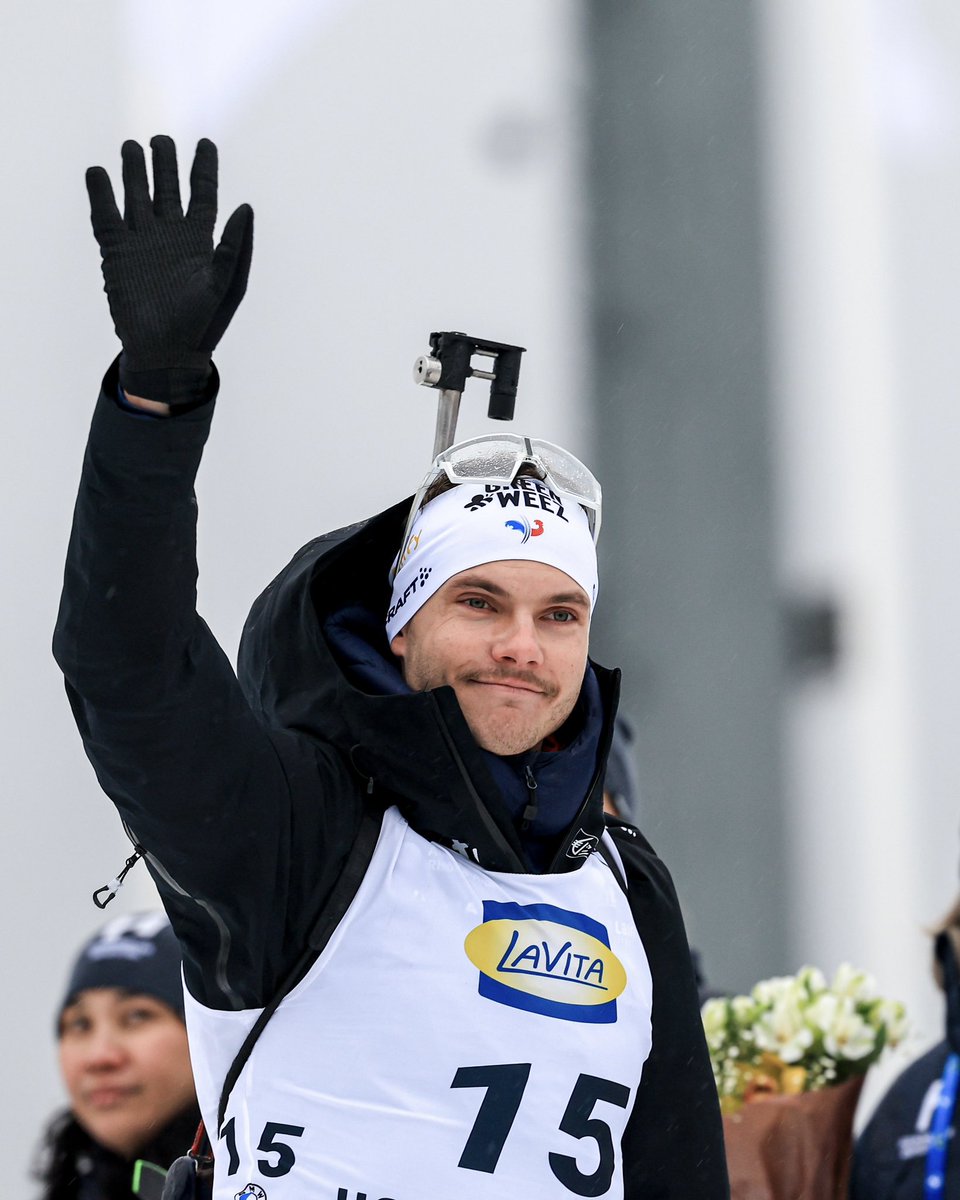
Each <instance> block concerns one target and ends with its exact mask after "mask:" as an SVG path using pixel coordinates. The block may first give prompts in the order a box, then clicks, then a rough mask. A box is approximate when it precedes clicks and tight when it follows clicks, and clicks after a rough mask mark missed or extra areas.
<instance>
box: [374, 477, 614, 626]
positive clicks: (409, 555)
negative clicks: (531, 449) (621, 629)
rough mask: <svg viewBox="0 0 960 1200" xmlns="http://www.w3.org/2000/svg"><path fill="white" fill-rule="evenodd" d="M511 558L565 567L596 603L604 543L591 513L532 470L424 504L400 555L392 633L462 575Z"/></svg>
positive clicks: (389, 614)
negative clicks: (599, 545)
mask: <svg viewBox="0 0 960 1200" xmlns="http://www.w3.org/2000/svg"><path fill="white" fill-rule="evenodd" d="M510 559H520V560H521V561H526V562H540V563H546V564H547V566H550V567H556V568H557V569H558V570H560V571H563V572H564V574H566V575H569V576H570V578H571V579H572V580H574V582H576V583H578V584H579V585H580V587H581V588H583V591H584V592H585V593H586V596H587V599H588V600H589V602H590V608H591V611H592V610H593V606H594V605H595V604H596V601H597V550H596V547H595V546H594V544H593V536H592V534H591V533H590V522H589V521H588V520H587V515H586V513H585V512H584V511H583V509H582V508H581V507H580V505H579V504H578V503H577V501H576V500H575V499H574V498H573V497H572V496H566V495H564V494H563V493H562V492H557V491H554V489H553V488H551V487H550V486H549V485H548V484H546V483H544V482H543V481H542V480H540V479H535V478H534V477H533V476H528V475H521V476H519V477H518V478H517V479H516V480H515V481H514V482H513V483H487V484H484V483H475V484H470V483H461V484H458V485H457V486H456V487H454V488H451V490H450V491H448V492H444V493H443V494H442V495H440V496H437V497H436V498H435V499H434V500H431V501H430V503H429V504H425V505H424V507H423V508H422V509H421V510H420V512H419V514H418V515H417V519H416V521H415V522H414V524H413V527H412V531H411V533H410V536H409V538H408V539H407V543H406V545H405V546H403V547H401V549H400V553H399V554H398V555H397V559H396V560H395V565H396V567H397V574H396V577H395V578H394V581H393V591H392V594H391V596H390V607H389V609H388V610H387V622H386V626H387V640H388V641H391V640H392V639H393V638H394V637H395V636H396V635H397V634H398V633H399V632H400V630H401V629H403V627H404V626H405V625H406V624H407V622H408V621H409V620H410V619H411V617H413V616H414V615H415V614H416V612H417V611H418V609H420V608H422V607H423V605H424V604H426V602H427V601H428V600H429V599H430V597H431V596H432V595H433V594H434V592H436V591H438V589H440V588H441V587H443V585H444V584H445V583H446V582H447V580H448V579H452V578H453V576H454V575H459V574H460V572H461V571H466V570H469V568H470V567H479V566H481V565H482V564H483V563H490V562H503V561H506V560H510Z"/></svg>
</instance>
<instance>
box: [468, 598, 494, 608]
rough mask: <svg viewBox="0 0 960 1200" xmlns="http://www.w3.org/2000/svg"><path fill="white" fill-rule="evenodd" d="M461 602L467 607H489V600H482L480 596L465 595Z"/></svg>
mask: <svg viewBox="0 0 960 1200" xmlns="http://www.w3.org/2000/svg"><path fill="white" fill-rule="evenodd" d="M463 603H464V604H466V605H467V607H468V608H489V607H490V603H489V601H487V600H484V598H483V597H482V596H467V597H465V599H464V601H463Z"/></svg>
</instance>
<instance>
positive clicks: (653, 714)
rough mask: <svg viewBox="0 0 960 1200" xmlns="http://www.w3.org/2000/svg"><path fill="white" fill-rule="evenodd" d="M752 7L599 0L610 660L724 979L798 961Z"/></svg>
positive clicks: (594, 75)
mask: <svg viewBox="0 0 960 1200" xmlns="http://www.w3.org/2000/svg"><path fill="white" fill-rule="evenodd" d="M755 19H756V18H755V14H754V9H753V6H752V5H751V4H750V3H748V2H747V0H721V2H719V3H714V4H708V3H704V2H703V0H699V2H697V0H671V2H670V3H669V4H654V3H650V2H646V3H639V4H638V3H628V2H625V0H623V2H621V0H604V3H591V4H585V5H584V6H583V21H584V36H585V46H586V54H587V60H588V82H587V87H586V95H587V97H588V99H587V130H586V142H587V146H588V150H587V162H586V163H585V173H586V179H587V190H588V194H589V198H590V207H589V217H590V222H591V224H590V241H589V265H590V273H591V281H590V285H591V292H592V297H593V306H594V307H593V313H592V322H593V329H592V363H591V368H592V372H593V383H594V397H593V405H594V419H595V438H596V450H595V454H594V459H593V461H595V463H596V465H597V467H598V473H599V474H600V478H601V481H602V483H603V486H604V492H605V504H604V531H603V536H602V538H601V539H600V554H601V570H602V579H603V587H602V589H601V597H600V606H599V609H598V614H597V622H596V625H595V630H596V635H595V647H596V656H597V657H598V659H599V660H600V661H601V662H604V663H607V662H609V663H620V664H622V666H623V667H624V701H623V703H624V707H625V709H627V710H628V711H629V712H630V713H631V714H632V715H633V716H634V717H635V718H636V723H637V725H638V729H639V735H638V764H639V772H640V780H641V789H642V793H641V794H642V808H643V812H644V820H643V828H644V832H645V833H647V834H648V836H649V837H650V839H651V841H652V842H653V844H654V845H655V847H656V848H657V849H658V851H660V852H661V853H662V854H663V857H664V859H665V860H666V861H667V863H668V865H669V866H670V868H671V871H672V872H673V874H674V878H675V880H676V882H677V885H678V890H679V891H680V895H681V899H682V901H683V904H684V911H685V913H686V915H687V923H688V932H689V934H690V937H691V940H692V942H693V943H694V944H695V945H696V946H698V948H699V949H700V950H701V951H702V952H703V956H704V966H705V969H706V973H707V977H708V980H709V981H710V982H711V983H712V984H714V985H715V986H717V987H719V988H723V989H743V988H747V987H749V986H750V985H751V984H752V983H753V982H754V981H755V980H756V979H758V978H761V977H762V976H765V975H770V974H773V973H779V972H782V971H785V970H787V969H793V968H796V967H797V966H799V965H800V964H798V963H792V962H790V961H789V953H790V950H789V947H788V946H787V944H786V929H787V922H786V916H785V914H786V905H787V902H788V885H787V880H786V879H785V866H784V864H785V854H784V846H783V813H782V779H781V773H782V772H781V752H780V742H781V728H780V701H781V691H782V686H783V680H782V665H781V647H780V637H779V616H778V611H777V595H776V582H775V578H774V536H775V534H774V527H773V516H772V508H773V503H772V495H771V492H772V485H771V479H770V469H769V461H768V456H769V445H768V411H767V410H768V396H767V389H768V382H767V363H766V331H765V324H764V300H763V292H764V281H763V212H762V207H761V198H760V195H759V176H760V170H759V164H758V116H757V107H756V106H757V96H756V92H757V87H756V64H755V61H754V55H755V40H756V36H757V35H756V30H755Z"/></svg>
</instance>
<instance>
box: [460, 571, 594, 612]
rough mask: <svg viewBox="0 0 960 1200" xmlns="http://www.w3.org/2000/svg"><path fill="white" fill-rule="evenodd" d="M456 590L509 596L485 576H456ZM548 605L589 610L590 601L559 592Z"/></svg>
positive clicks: (582, 597)
mask: <svg viewBox="0 0 960 1200" xmlns="http://www.w3.org/2000/svg"><path fill="white" fill-rule="evenodd" d="M449 582H450V583H451V584H452V585H453V587H454V588H476V589H478V590H479V591H484V592H489V593H490V594H491V596H508V595H509V593H508V592H507V589H506V588H502V587H501V586H500V585H499V584H498V583H494V582H493V581H492V580H490V579H487V578H486V577H485V576H483V575H456V576H454V578H453V579H451V580H450V581H449ZM546 602H547V604H575V605H578V606H579V607H580V608H589V607H590V601H589V600H588V599H587V597H586V594H585V593H584V592H580V591H577V592H557V594H556V595H554V596H550V597H548V598H547V601H546Z"/></svg>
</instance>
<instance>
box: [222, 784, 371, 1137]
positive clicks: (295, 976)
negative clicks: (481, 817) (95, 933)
mask: <svg viewBox="0 0 960 1200" xmlns="http://www.w3.org/2000/svg"><path fill="white" fill-rule="evenodd" d="M382 823H383V811H382V810H380V809H375V808H374V807H373V806H372V805H371V803H370V801H367V802H366V803H365V804H364V807H363V817H362V818H361V821H360V829H359V831H358V833H357V836H356V839H355V840H354V843H353V846H352V847H351V848H350V853H349V854H348V855H347V859H346V862H345V863H344V864H343V870H342V871H341V872H340V874H339V876H338V877H337V882H336V883H335V884H334V885H333V891H332V892H331V893H330V895H329V897H328V898H327V901H326V903H325V904H324V905H323V908H322V909H321V911H320V915H319V917H318V918H317V921H316V924H315V925H314V927H313V929H312V930H311V931H310V936H309V937H308V938H307V948H306V950H304V952H303V954H302V955H301V956H300V958H299V959H298V960H297V962H296V964H295V965H294V967H293V969H292V970H291V971H290V972H288V974H287V976H286V977H285V978H284V981H283V983H281V985H280V987H279V988H278V989H277V992H276V994H275V995H274V997H273V999H272V1000H271V1001H270V1003H269V1004H268V1005H267V1006H266V1008H265V1009H264V1010H263V1012H262V1013H261V1014H260V1016H259V1017H257V1019H256V1021H255V1022H254V1025H253V1028H252V1029H251V1030H250V1032H249V1033H248V1034H247V1036H246V1039H245V1040H244V1043H243V1045H242V1046H241V1047H240V1049H239V1050H238V1051H237V1056H236V1058H235V1059H234V1060H233V1062H232V1063H231V1064H230V1070H229V1071H228V1072H227V1077H226V1079H225V1080H224V1081H223V1091H222V1092H221V1093H220V1107H219V1109H218V1110H217V1128H218V1129H220V1128H221V1127H222V1125H223V1118H224V1115H225V1113H226V1111H227V1101H228V1100H229V1099H230V1093H231V1092H232V1091H233V1088H234V1084H235V1083H236V1082H237V1080H238V1079H239V1078H240V1072H241V1071H242V1070H243V1068H244V1066H245V1065H246V1062H247V1059H248V1058H249V1057H250V1052H251V1051H252V1050H253V1047H254V1045H255V1044H256V1041H257V1038H258V1037H259V1036H260V1034H261V1033H263V1030H264V1028H265V1027H266V1024H267V1022H268V1021H269V1020H270V1018H271V1017H272V1016H273V1014H274V1013H275V1012H276V1010H277V1008H278V1007H279V1005H280V1002H281V1001H282V1000H283V998H284V996H286V995H287V993H288V992H290V991H291V990H292V989H293V988H294V987H295V986H296V985H297V984H298V983H299V982H300V980H301V979H302V978H303V977H304V975H306V973H307V971H308V970H309V969H310V967H311V966H312V965H313V963H314V962H315V961H316V960H317V958H318V957H319V956H320V954H321V952H322V951H323V948H324V947H325V946H326V944H327V942H328V941H329V940H330V937H331V935H332V933H333V931H334V930H335V929H336V927H337V926H338V925H339V924H340V921H341V920H342V918H343V915H344V913H345V912H346V911H347V909H348V908H349V907H350V902H351V901H352V900H353V898H354V896H355V895H356V894H357V889H358V888H359V886H360V884H361V882H362V880H363V877H364V874H365V873H366V870H367V867H368V866H369V865H370V859H371V858H372V857H373V852H374V850H375V848H376V845H377V838H378V837H379V836H380V826H381V824H382Z"/></svg>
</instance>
